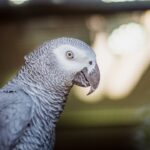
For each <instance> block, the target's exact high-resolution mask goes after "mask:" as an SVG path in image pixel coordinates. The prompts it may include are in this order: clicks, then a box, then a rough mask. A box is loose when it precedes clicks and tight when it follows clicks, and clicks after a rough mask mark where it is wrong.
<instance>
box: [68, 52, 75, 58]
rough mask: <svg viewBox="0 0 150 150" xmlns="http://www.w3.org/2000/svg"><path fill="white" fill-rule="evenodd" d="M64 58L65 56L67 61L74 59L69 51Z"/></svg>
mask: <svg viewBox="0 0 150 150" xmlns="http://www.w3.org/2000/svg"><path fill="white" fill-rule="evenodd" d="M66 56H67V58H68V59H73V58H74V55H73V53H72V52H71V51H67V52H66Z"/></svg>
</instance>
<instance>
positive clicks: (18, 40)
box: [0, 0, 150, 150]
mask: <svg viewBox="0 0 150 150" xmlns="http://www.w3.org/2000/svg"><path fill="white" fill-rule="evenodd" d="M149 8H150V1H149V0H147V1H125V0H124V1H122V2H121V1H119V0H118V1H117V0H116V1H115V0H114V1H111V0H107V1H106V0H104V1H100V0H76V1H73V0H26V1H25V0H0V85H1V87H2V86H3V85H4V84H5V83H7V81H8V80H10V79H11V78H12V77H13V76H14V75H15V73H16V72H17V71H18V70H19V68H20V66H21V65H22V64H23V62H24V60H23V57H24V55H25V54H27V53H29V52H30V51H32V50H33V49H34V48H35V47H37V46H38V45H39V44H41V43H42V42H44V41H45V40H50V39H53V38H57V37H61V36H69V37H75V38H79V39H81V40H83V41H85V42H87V43H88V44H90V45H91V46H92V47H93V49H94V50H95V52H96V53H97V55H98V56H99V57H97V59H98V62H99V65H100V66H99V67H100V70H101V76H102V77H101V84H100V87H99V89H98V91H97V93H96V94H95V95H93V96H91V97H87V96H85V93H86V92H85V91H83V90H82V88H80V89H76V88H74V89H73V90H72V91H71V94H70V96H69V99H68V102H67V104H66V107H65V111H64V112H63V114H62V116H61V119H60V121H59V122H58V126H57V130H56V131H57V132H56V146H55V149H56V150H63V149H64V150H75V149H78V150H80V149H87V150H88V149H92V150H99V149H102V150H149V149H150V144H149V143H150V128H149V127H150V125H149V124H150V121H149V120H150V119H149V117H150V112H149V104H150V100H149V99H150V90H149V89H150V67H149V64H150V61H149V60H150V57H149V56H150V49H149V38H150V35H149V34H150V21H149V20H150V12H149V10H148V9H149ZM110 37H113V39H117V40H118V41H117V42H118V44H117V46H114V45H113V44H114V43H113V42H112V43H113V44H112V45H111V44H109V41H111V40H112V39H111V38H110ZM131 40H133V42H131V43H130V41H131ZM132 43H134V44H132ZM143 43H144V44H143ZM123 44H124V46H122V45H123ZM111 46H112V47H111ZM140 46H141V47H140ZM120 47H121V48H120ZM124 47H125V48H124ZM139 47H140V48H139ZM118 49H119V50H118ZM133 49H134V50H133ZM117 50H118V51H117ZM132 50H133V52H132ZM130 51H131V52H130ZM129 62H131V63H129ZM135 62H136V63H135ZM132 66H133V68H132ZM124 70H126V71H124ZM124 80H125V83H124ZM134 80H135V81H134ZM80 95H83V96H80Z"/></svg>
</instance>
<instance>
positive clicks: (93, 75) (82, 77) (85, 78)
mask: <svg viewBox="0 0 150 150" xmlns="http://www.w3.org/2000/svg"><path fill="white" fill-rule="evenodd" d="M99 82H100V71H99V68H98V65H97V64H96V65H95V67H94V69H92V71H90V72H89V71H88V69H87V68H83V69H82V70H81V71H80V72H78V73H77V74H76V76H75V79H74V84H76V85H79V86H82V87H88V86H90V91H89V93H88V94H87V95H90V94H91V93H93V92H94V91H95V90H96V89H97V87H98V85H99Z"/></svg>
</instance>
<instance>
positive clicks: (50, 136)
mask: <svg viewBox="0 0 150 150" xmlns="http://www.w3.org/2000/svg"><path fill="white" fill-rule="evenodd" d="M46 113H47V115H46ZM54 141H55V126H54V124H53V122H52V119H51V116H50V115H48V112H46V111H45V112H42V111H41V112H40V111H38V112H36V115H35V116H34V117H33V118H32V120H31V122H30V123H28V125H27V128H26V129H25V131H24V133H23V135H22V136H21V137H20V138H19V139H18V142H17V144H16V147H15V148H14V149H13V150H53V146H54Z"/></svg>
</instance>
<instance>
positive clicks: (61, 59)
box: [25, 37, 100, 94]
mask: <svg viewBox="0 0 150 150" xmlns="http://www.w3.org/2000/svg"><path fill="white" fill-rule="evenodd" d="M25 63H26V67H29V68H31V67H30V66H32V68H31V69H29V70H30V74H34V75H32V78H38V82H39V80H42V81H41V82H44V84H48V82H52V81H53V82H54V83H55V84H53V85H55V86H57V87H58V86H61V84H62V82H65V84H70V83H71V85H73V84H75V85H78V86H82V87H88V86H90V91H89V93H88V94H91V93H92V92H94V91H95V90H96V88H97V87H98V85H99V81H100V71H99V68H98V65H97V62H96V55H95V53H94V51H93V50H92V49H91V48H90V46H88V45H87V44H86V43H84V42H82V41H80V40H78V39H74V38H65V37H62V38H58V39H54V40H51V41H47V42H45V43H43V44H42V45H41V46H40V47H38V48H37V49H35V51H33V52H32V53H30V54H29V55H28V56H25ZM31 70H32V71H31ZM31 72H32V73H31ZM38 76H40V77H38ZM45 80H46V81H45Z"/></svg>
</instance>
